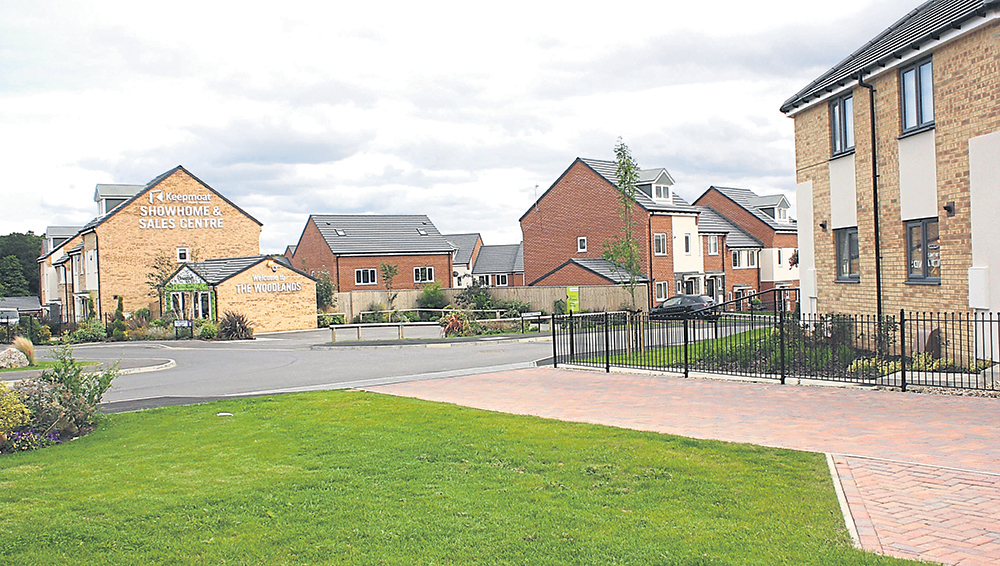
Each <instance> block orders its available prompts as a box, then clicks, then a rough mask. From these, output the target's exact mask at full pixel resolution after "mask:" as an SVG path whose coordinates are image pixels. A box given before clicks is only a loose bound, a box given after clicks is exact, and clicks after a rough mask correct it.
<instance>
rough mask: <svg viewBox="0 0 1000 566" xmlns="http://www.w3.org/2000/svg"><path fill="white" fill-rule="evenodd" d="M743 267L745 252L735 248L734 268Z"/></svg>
mask: <svg viewBox="0 0 1000 566" xmlns="http://www.w3.org/2000/svg"><path fill="white" fill-rule="evenodd" d="M742 267H743V253H742V252H741V251H739V250H733V269H740V268H742Z"/></svg>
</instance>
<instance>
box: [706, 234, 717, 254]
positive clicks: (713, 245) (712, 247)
mask: <svg viewBox="0 0 1000 566" xmlns="http://www.w3.org/2000/svg"><path fill="white" fill-rule="evenodd" d="M708 255H719V237H718V236H709V237H708Z"/></svg>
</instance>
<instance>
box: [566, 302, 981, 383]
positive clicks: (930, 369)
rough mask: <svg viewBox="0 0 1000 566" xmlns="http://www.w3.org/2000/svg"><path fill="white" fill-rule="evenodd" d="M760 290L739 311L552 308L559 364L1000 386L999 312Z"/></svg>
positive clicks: (723, 308)
mask: <svg viewBox="0 0 1000 566" xmlns="http://www.w3.org/2000/svg"><path fill="white" fill-rule="evenodd" d="M753 298H759V299H760V300H759V301H755V302H754V304H755V305H758V304H762V305H767V307H765V308H766V310H757V309H750V310H748V311H746V312H745V313H740V312H732V311H733V310H734V309H733V303H735V301H733V302H728V303H721V304H718V305H715V306H713V307H711V308H708V309H704V310H703V311H699V312H695V313H691V314H690V316H688V317H687V318H681V319H656V318H651V317H650V316H649V314H648V313H641V312H640V313H632V312H608V313H590V314H572V313H571V314H569V315H564V316H553V317H552V337H553V342H552V351H553V360H554V364H555V365H557V366H558V365H559V364H574V365H582V366H589V367H597V368H602V369H604V370H605V371H610V370H611V368H612V367H621V368H633V369H643V370H652V371H667V372H676V373H681V374H683V375H684V376H685V377H687V376H689V375H690V374H691V372H702V373H716V374H727V375H738V376H747V377H762V378H771V379H776V380H778V381H780V382H781V383H785V381H786V379H788V378H797V379H816V380H824V381H838V382H847V383H857V384H867V385H882V386H893V387H901V388H902V389H904V390H905V389H906V388H907V387H909V386H924V387H946V388H959V389H977V390H991V391H996V390H1000V365H998V362H1000V316H998V315H997V314H994V313H987V314H972V313H969V314H953V313H906V312H904V311H900V312H899V313H898V316H891V317H883V318H882V319H881V320H879V319H878V317H876V316H873V315H841V314H828V315H800V314H799V313H798V309H797V304H798V301H797V298H798V290H797V289H774V290H770V291H767V292H765V293H761V294H760V295H758V296H755V297H753ZM738 300H739V301H744V302H745V301H747V300H748V298H747V297H743V298H740V299H738ZM768 307H769V308H768Z"/></svg>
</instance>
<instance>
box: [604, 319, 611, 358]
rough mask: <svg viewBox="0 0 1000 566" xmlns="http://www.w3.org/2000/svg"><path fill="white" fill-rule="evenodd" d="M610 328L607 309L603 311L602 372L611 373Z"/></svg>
mask: <svg viewBox="0 0 1000 566" xmlns="http://www.w3.org/2000/svg"><path fill="white" fill-rule="evenodd" d="M610 338H611V328H609V326H608V311H604V373H611V344H610V343H609V339H610Z"/></svg>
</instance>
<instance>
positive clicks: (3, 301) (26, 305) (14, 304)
mask: <svg viewBox="0 0 1000 566" xmlns="http://www.w3.org/2000/svg"><path fill="white" fill-rule="evenodd" d="M0 308H4V309H17V310H18V311H21V312H30V311H40V310H42V303H40V302H39V301H38V297H35V296H31V297H0Z"/></svg>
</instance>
